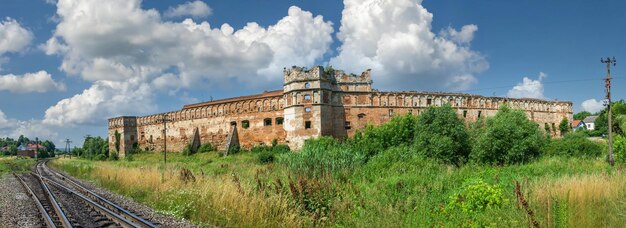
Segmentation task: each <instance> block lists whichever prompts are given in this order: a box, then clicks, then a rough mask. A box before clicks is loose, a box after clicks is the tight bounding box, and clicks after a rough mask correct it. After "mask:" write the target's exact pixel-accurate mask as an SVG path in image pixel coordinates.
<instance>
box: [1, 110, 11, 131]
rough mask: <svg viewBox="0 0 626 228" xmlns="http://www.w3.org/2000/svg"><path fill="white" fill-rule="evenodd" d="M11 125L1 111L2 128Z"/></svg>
mask: <svg viewBox="0 0 626 228" xmlns="http://www.w3.org/2000/svg"><path fill="white" fill-rule="evenodd" d="M8 124H9V120H7V116H6V115H4V112H2V110H0V128H5V127H7V126H8Z"/></svg>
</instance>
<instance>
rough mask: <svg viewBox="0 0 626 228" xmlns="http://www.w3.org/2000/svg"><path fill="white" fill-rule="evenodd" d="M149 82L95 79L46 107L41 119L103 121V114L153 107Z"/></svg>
mask: <svg viewBox="0 0 626 228" xmlns="http://www.w3.org/2000/svg"><path fill="white" fill-rule="evenodd" d="M153 103H154V102H153V93H152V91H151V88H150V86H148V85H147V84H144V83H142V82H139V81H138V80H132V81H128V82H112V81H98V82H95V83H94V84H93V85H92V86H91V87H90V88H88V89H86V90H85V91H83V92H82V93H80V94H77V95H74V96H73V97H71V98H67V99H63V100H61V101H59V102H58V103H57V104H56V105H54V106H52V107H50V108H48V110H46V114H45V117H44V120H43V123H45V124H49V125H56V126H64V125H70V126H73V125H75V124H103V121H105V120H106V119H107V118H110V117H113V116H118V115H129V114H131V113H149V112H154V111H156V107H155V105H154V104H153Z"/></svg>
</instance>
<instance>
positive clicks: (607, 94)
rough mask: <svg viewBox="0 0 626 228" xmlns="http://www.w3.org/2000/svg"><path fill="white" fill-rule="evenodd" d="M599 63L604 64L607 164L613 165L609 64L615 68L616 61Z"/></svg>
mask: <svg viewBox="0 0 626 228" xmlns="http://www.w3.org/2000/svg"><path fill="white" fill-rule="evenodd" d="M600 62H602V63H605V64H606V72H607V73H606V79H605V87H606V99H607V115H608V121H609V123H608V128H609V129H608V131H609V132H608V133H609V164H611V166H612V165H614V164H615V160H614V159H613V124H612V122H611V64H613V66H615V65H616V64H617V61H616V60H615V57H613V59H611V58H608V57H607V58H606V60H605V59H600Z"/></svg>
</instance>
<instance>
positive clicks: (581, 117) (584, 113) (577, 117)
mask: <svg viewBox="0 0 626 228" xmlns="http://www.w3.org/2000/svg"><path fill="white" fill-rule="evenodd" d="M587 116H591V113H590V112H587V111H582V112H579V113H576V114H574V119H575V120H584V119H585V118H587Z"/></svg>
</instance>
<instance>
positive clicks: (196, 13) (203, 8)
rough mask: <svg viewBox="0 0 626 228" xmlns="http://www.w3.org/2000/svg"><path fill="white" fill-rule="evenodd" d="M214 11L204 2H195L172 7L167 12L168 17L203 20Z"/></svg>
mask: <svg viewBox="0 0 626 228" xmlns="http://www.w3.org/2000/svg"><path fill="white" fill-rule="evenodd" d="M212 12H213V10H212V9H211V7H209V6H208V5H207V4H206V3H204V2H203V1H193V2H186V3H184V4H180V5H178V6H176V7H175V8H172V7H170V8H169V9H168V10H167V11H166V12H165V14H164V15H165V16H166V17H183V16H191V17H194V18H203V17H208V16H209V15H211V13H212Z"/></svg>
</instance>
